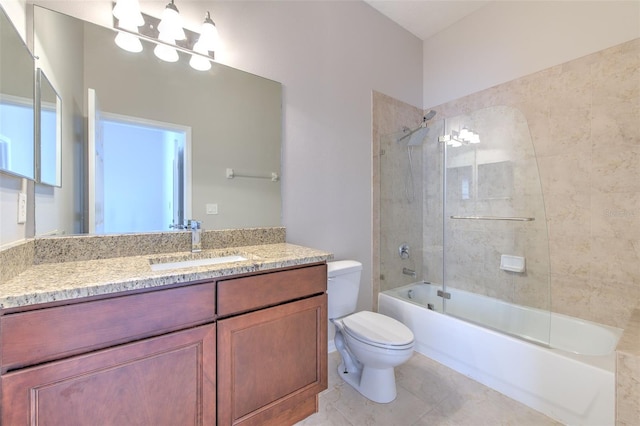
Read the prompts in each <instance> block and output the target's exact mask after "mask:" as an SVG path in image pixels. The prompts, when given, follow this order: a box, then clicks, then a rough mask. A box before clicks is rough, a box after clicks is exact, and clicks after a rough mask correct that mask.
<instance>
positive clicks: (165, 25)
mask: <svg viewBox="0 0 640 426" xmlns="http://www.w3.org/2000/svg"><path fill="white" fill-rule="evenodd" d="M158 31H159V32H160V34H165V35H166V36H167V38H171V39H172V40H174V41H175V40H184V39H185V38H187V36H186V35H185V33H184V29H183V28H182V19H181V18H180V13H179V12H178V8H177V7H176V5H175V4H173V0H171V3H169V4H167V6H166V7H165V8H164V11H162V18H161V20H160V24H158Z"/></svg>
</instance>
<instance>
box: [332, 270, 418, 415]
mask: <svg viewBox="0 0 640 426" xmlns="http://www.w3.org/2000/svg"><path fill="white" fill-rule="evenodd" d="M327 266H328V270H327V276H328V283H327V293H328V297H329V302H328V304H329V319H330V320H331V322H332V323H333V324H334V325H335V327H336V334H335V337H334V342H335V345H336V349H337V350H338V352H340V356H341V357H342V361H341V362H340V365H339V366H338V374H340V377H342V378H343V379H344V381H345V382H347V383H349V384H350V385H351V386H353V387H354V388H355V389H356V390H358V392H360V393H361V394H362V395H364V396H365V397H367V398H368V399H370V400H372V401H374V402H380V403H387V402H391V401H393V400H394V399H395V398H396V378H395V375H394V371H393V369H394V367H396V366H398V365H400V364H402V363H404V362H405V361H407V360H408V359H409V358H411V355H412V354H413V346H414V337H413V332H412V331H411V330H410V329H409V328H408V327H407V326H405V325H404V324H402V323H401V322H400V321H397V320H395V319H393V318H389V317H387V316H385V315H382V314H378V313H375V312H369V311H362V312H357V313H353V312H354V311H355V310H356V303H357V300H358V291H359V290H360V273H361V271H362V264H361V263H360V262H356V261H353V260H340V261H336V262H328V263H327Z"/></svg>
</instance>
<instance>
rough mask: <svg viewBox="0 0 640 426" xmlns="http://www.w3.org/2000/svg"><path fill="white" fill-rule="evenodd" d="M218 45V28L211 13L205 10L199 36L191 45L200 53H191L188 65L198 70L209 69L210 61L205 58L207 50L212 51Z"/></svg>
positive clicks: (207, 53)
mask: <svg viewBox="0 0 640 426" xmlns="http://www.w3.org/2000/svg"><path fill="white" fill-rule="evenodd" d="M217 47H218V30H217V29H216V24H215V23H214V22H213V20H212V19H211V14H210V13H209V12H207V14H206V16H205V18H204V23H203V24H202V28H201V29H200V38H199V39H198V41H197V42H196V44H195V45H194V46H193V50H194V52H196V53H199V54H200V55H191V59H190V60H189V65H191V68H194V69H196V70H198V71H207V70H209V69H211V61H209V59H207V58H206V56H208V55H209V52H213V51H215V50H216V48H217Z"/></svg>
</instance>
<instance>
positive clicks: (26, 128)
mask: <svg viewBox="0 0 640 426" xmlns="http://www.w3.org/2000/svg"><path fill="white" fill-rule="evenodd" d="M34 87H35V73H34V63H33V56H31V52H29V49H28V48H27V46H26V45H25V44H24V42H23V40H22V38H21V37H20V34H18V31H17V30H16V29H15V27H14V26H13V24H12V22H11V21H10V20H9V17H8V16H7V15H6V14H5V12H4V9H2V7H0V137H1V138H2V142H1V143H0V156H1V157H0V171H5V172H8V173H10V174H13V175H17V176H22V177H26V178H28V179H33V178H34V177H35V176H34V175H35V149H34V147H35V144H34Z"/></svg>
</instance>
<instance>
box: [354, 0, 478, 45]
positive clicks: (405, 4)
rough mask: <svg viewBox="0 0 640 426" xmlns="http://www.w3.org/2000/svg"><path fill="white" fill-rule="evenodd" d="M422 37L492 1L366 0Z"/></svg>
mask: <svg viewBox="0 0 640 426" xmlns="http://www.w3.org/2000/svg"><path fill="white" fill-rule="evenodd" d="M364 1H365V2H366V3H368V4H369V5H371V6H372V7H374V8H375V9H377V10H378V11H379V12H380V13H382V14H383V15H386V16H387V17H389V18H390V19H391V20H393V21H395V22H396V23H398V24H399V25H400V26H402V27H403V28H405V29H406V30H408V31H409V32H411V33H412V34H414V35H415V36H416V37H418V38H420V39H421V40H426V39H428V38H429V37H431V36H432V35H434V34H435V33H437V32H439V31H442V30H444V29H445V28H447V27H448V26H450V25H452V24H454V23H455V22H457V21H459V20H460V19H462V18H464V17H465V16H467V15H469V14H471V13H473V12H475V11H476V10H478V9H480V8H481V7H484V6H485V5H487V4H488V3H490V2H489V1H481V0H477V1H476V0H471V1H459V0H364Z"/></svg>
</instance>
